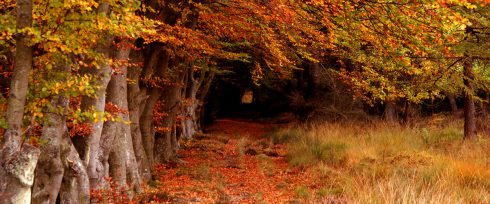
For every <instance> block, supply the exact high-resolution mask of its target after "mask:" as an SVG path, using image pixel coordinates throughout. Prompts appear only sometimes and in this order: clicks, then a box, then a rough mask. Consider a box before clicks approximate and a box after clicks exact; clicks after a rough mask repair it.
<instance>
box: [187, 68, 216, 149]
mask: <svg viewBox="0 0 490 204" xmlns="http://www.w3.org/2000/svg"><path fill="white" fill-rule="evenodd" d="M188 71H189V73H188V80H187V89H185V99H186V100H187V101H189V103H190V104H187V106H185V107H184V115H183V116H184V117H183V119H182V123H181V126H182V133H181V134H182V136H180V137H181V138H187V139H190V138H192V137H193V136H194V135H195V134H196V133H200V132H202V129H201V125H200V117H201V116H202V113H201V111H202V110H203V105H204V98H205V97H206V95H207V92H208V90H209V87H210V86H211V82H212V81H213V78H214V71H213V70H201V74H200V76H199V78H198V79H194V71H193V69H192V67H190V68H189V69H188Z"/></svg>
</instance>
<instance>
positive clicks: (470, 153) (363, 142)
mask: <svg viewBox="0 0 490 204" xmlns="http://www.w3.org/2000/svg"><path fill="white" fill-rule="evenodd" d="M420 124H421V125H414V126H413V127H403V126H392V125H387V124H383V123H381V122H380V123H370V124H354V123H352V124H339V123H328V124H319V125H313V126H309V127H302V128H297V129H294V130H288V131H285V130H282V132H283V133H285V134H286V135H283V136H281V132H277V133H274V134H271V135H272V136H273V137H274V138H275V140H276V141H279V140H280V141H281V142H283V140H284V139H285V138H287V140H288V142H287V145H288V150H289V153H288V156H287V158H288V160H289V162H290V163H291V165H295V166H302V167H309V168H316V169H317V170H318V171H317V172H318V174H319V175H320V177H321V178H322V179H323V180H322V181H323V183H324V187H323V188H321V189H320V190H318V192H317V193H316V194H315V195H317V197H324V198H325V197H326V198H328V197H337V198H345V199H347V200H349V201H351V202H353V203H490V168H489V167H490V139H488V138H485V137H480V138H479V139H478V140H477V141H474V142H463V140H462V137H463V131H462V130H463V128H462V122H461V121H450V120H443V121H440V123H438V124H433V123H431V121H425V122H421V123H420ZM274 138H273V139H274ZM277 138H281V139H277Z"/></svg>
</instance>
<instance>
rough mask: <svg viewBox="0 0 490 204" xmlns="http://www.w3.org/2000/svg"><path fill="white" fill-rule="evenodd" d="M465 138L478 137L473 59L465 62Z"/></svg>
mask: <svg viewBox="0 0 490 204" xmlns="http://www.w3.org/2000/svg"><path fill="white" fill-rule="evenodd" d="M463 67H464V80H463V81H464V85H465V86H466V89H465V93H464V139H465V140H471V139H475V138H476V118H475V113H476V110H475V102H474V99H473V95H474V88H473V79H474V74H473V60H471V59H467V60H466V61H465V62H464V65H463Z"/></svg>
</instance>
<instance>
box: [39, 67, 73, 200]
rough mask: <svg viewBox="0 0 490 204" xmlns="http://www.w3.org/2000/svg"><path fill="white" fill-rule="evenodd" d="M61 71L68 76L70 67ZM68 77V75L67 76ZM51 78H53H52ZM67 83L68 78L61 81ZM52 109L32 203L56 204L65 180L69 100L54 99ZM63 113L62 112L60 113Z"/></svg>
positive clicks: (49, 110) (47, 117)
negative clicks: (63, 154) (64, 146)
mask: <svg viewBox="0 0 490 204" xmlns="http://www.w3.org/2000/svg"><path fill="white" fill-rule="evenodd" d="M60 68H61V69H57V70H56V71H60V72H62V73H63V74H68V72H67V71H69V70H70V67H69V66H66V65H65V66H61V67H60ZM65 76H66V75H65ZM50 78H53V77H52V76H51V77H50ZM59 81H60V82H64V81H66V78H63V79H60V80H59ZM51 104H52V107H48V108H47V109H46V111H45V114H44V115H45V116H46V117H45V118H46V121H45V122H44V126H43V130H42V135H41V140H42V141H46V144H45V145H43V146H42V147H41V153H42V154H41V156H40V158H39V161H38V166H37V167H36V172H35V180H34V186H33V196H32V203H34V204H35V203H53V204H54V203H55V202H56V198H57V197H58V193H59V190H60V187H61V182H62V179H63V173H64V167H63V163H62V161H61V146H60V145H61V141H62V138H63V135H64V134H65V133H66V131H67V129H66V124H65V123H66V118H65V116H64V115H65V111H66V110H67V108H68V99H67V98H66V97H65V96H62V95H58V96H55V97H54V98H53V99H52V102H51ZM60 111H61V112H60Z"/></svg>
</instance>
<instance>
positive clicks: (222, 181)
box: [156, 119, 320, 203]
mask: <svg viewBox="0 0 490 204" xmlns="http://www.w3.org/2000/svg"><path fill="white" fill-rule="evenodd" d="M286 126H287V125H284V124H281V125H279V124H271V123H267V122H254V121H247V120H240V119H220V120H217V121H215V123H214V124H213V125H211V126H210V127H209V128H207V132H208V133H207V134H203V135H198V136H196V138H195V139H193V140H190V141H187V142H183V143H182V144H181V150H179V151H178V153H179V155H180V156H181V159H182V161H183V162H181V163H178V164H168V165H165V166H160V167H159V169H160V170H159V173H158V174H157V177H156V179H157V184H156V187H157V189H158V190H157V191H159V192H165V193H166V196H165V197H166V198H165V199H163V200H161V201H165V202H168V203H286V202H291V203H298V202H300V201H299V200H295V199H297V198H298V196H299V197H301V189H306V188H307V189H316V188H318V186H320V184H319V183H317V182H318V179H315V178H317V177H315V175H314V173H312V172H310V171H311V170H302V169H299V168H293V167H291V166H289V165H288V163H287V161H286V159H285V155H286V147H285V146H284V145H274V144H272V142H271V141H270V139H267V138H264V135H265V134H267V133H269V132H271V131H273V130H274V129H277V128H284V127H286ZM315 180H316V181H315ZM295 201H296V202H295Z"/></svg>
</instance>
